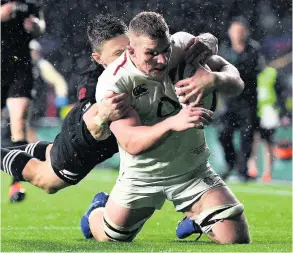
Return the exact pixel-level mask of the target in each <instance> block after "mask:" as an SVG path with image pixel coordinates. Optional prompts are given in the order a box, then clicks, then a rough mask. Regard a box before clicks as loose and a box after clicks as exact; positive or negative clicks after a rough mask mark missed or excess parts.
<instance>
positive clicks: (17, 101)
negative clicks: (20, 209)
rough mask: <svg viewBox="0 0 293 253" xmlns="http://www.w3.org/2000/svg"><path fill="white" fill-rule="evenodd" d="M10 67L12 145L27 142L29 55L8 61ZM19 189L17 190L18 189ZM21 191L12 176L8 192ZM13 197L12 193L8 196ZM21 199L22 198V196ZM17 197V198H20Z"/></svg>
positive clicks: (9, 106) (7, 100) (8, 80)
mask: <svg viewBox="0 0 293 253" xmlns="http://www.w3.org/2000/svg"><path fill="white" fill-rule="evenodd" d="M8 65H9V67H10V69H8V68H7V77H6V78H7V82H9V91H8V93H7V99H6V105H7V108H8V111H9V119H10V132H11V140H12V143H13V145H22V144H27V140H26V131H25V129H26V119H27V114H28V108H29V104H30V98H31V90H32V85H33V76H32V66H31V62H30V57H29V55H27V57H25V56H21V57H20V58H19V59H18V60H16V61H11V60H10V61H9V63H8ZM18 190H19V191H18ZM14 192H15V193H16V195H17V192H19V193H22V194H24V193H23V188H22V187H21V185H20V183H19V181H18V180H17V179H16V178H14V179H13V180H12V184H11V187H10V190H9V193H14ZM10 198H13V194H12V195H11V196H10ZM22 199H23V198H22ZM22 199H21V198H19V200H22Z"/></svg>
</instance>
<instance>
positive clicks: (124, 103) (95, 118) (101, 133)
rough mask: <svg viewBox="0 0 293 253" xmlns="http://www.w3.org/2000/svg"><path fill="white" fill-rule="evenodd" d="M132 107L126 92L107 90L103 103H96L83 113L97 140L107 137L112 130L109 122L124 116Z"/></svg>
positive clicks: (87, 125)
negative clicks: (119, 92) (117, 92)
mask: <svg viewBox="0 0 293 253" xmlns="http://www.w3.org/2000/svg"><path fill="white" fill-rule="evenodd" d="M129 109H130V101H129V99H128V96H127V95H126V94H125V93H122V94H115V93H114V92H107V93H106V94H105V96H104V99H103V101H102V102H101V103H95V104H94V105H93V106H92V107H91V108H90V109H89V110H88V111H87V112H85V113H84V114H83V121H84V122H85V124H86V127H87V129H88V130H89V132H90V134H91V135H92V136H93V138H94V139H96V140H105V139H107V138H108V137H109V136H110V134H111V132H110V130H109V123H110V122H111V121H115V120H118V119H120V118H122V117H123V116H124V115H125V114H126V113H127V112H128V111H129Z"/></svg>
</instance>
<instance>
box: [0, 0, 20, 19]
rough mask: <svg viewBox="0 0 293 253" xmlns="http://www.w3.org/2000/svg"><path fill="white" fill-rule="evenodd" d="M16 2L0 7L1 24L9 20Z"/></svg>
mask: <svg viewBox="0 0 293 253" xmlns="http://www.w3.org/2000/svg"><path fill="white" fill-rule="evenodd" d="M15 4H16V2H8V3H5V4H2V5H1V9H0V12H1V22H6V21H8V20H10V19H11V15H12V13H13V12H14V7H15Z"/></svg>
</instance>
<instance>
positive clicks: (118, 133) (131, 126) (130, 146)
mask: <svg viewBox="0 0 293 253" xmlns="http://www.w3.org/2000/svg"><path fill="white" fill-rule="evenodd" d="M212 114H213V113H212V112H211V111H209V110H206V109H204V108H196V107H194V106H192V105H191V106H189V107H185V108H183V109H181V111H180V112H179V113H178V114H176V115H175V116H172V117H169V118H167V119H165V120H163V121H161V122H159V123H157V124H155V125H153V126H142V125H141V122H140V119H139V116H138V114H137V112H136V111H135V110H134V109H133V108H132V109H130V110H129V112H128V113H127V115H125V117H124V118H121V119H120V120H117V121H115V122H112V123H111V125H110V129H111V131H112V132H113V134H114V135H115V137H116V138H117V140H118V142H119V144H120V145H121V146H122V147H123V149H124V150H126V151H127V152H128V153H130V154H132V155H138V154H140V153H141V152H143V151H146V150H148V149H149V148H151V147H152V146H154V145H155V144H157V143H158V142H159V141H160V140H162V139H163V138H164V137H165V136H166V135H167V134H168V132H169V131H184V130H187V129H189V128H202V127H203V124H205V125H208V124H209V123H210V122H211V121H212Z"/></svg>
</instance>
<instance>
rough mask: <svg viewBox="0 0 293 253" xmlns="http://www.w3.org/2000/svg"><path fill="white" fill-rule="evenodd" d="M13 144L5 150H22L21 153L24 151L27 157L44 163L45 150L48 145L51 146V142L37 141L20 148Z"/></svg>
mask: <svg viewBox="0 0 293 253" xmlns="http://www.w3.org/2000/svg"><path fill="white" fill-rule="evenodd" d="M17 143H19V142H17ZM15 144H16V143H15ZM15 144H13V147H8V148H7V149H9V150H16V149H18V150H22V151H25V152H26V153H28V154H29V155H31V156H33V157H35V158H37V159H39V160H41V161H45V160H46V149H47V147H48V145H49V144H51V142H47V141H38V142H35V143H30V144H26V145H23V144H22V145H21V146H15Z"/></svg>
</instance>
